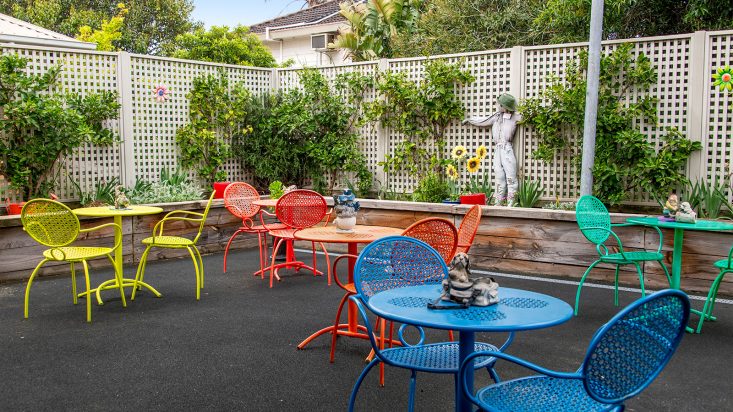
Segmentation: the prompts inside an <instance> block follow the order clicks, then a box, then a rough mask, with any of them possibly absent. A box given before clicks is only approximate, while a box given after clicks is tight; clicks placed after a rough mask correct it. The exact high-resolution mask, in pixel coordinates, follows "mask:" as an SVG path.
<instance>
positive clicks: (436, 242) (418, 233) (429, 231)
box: [402, 217, 458, 263]
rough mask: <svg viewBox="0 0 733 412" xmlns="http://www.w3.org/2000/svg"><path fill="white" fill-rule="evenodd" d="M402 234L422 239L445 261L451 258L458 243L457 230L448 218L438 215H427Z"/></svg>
mask: <svg viewBox="0 0 733 412" xmlns="http://www.w3.org/2000/svg"><path fill="white" fill-rule="evenodd" d="M402 236H409V237H412V238H415V239H419V240H422V241H423V242H425V243H427V244H428V245H430V246H432V248H433V249H435V250H437V251H438V253H439V254H440V256H441V257H442V258H443V260H445V262H446V263H448V262H450V260H451V259H453V255H455V254H456V246H457V244H458V231H457V230H456V227H455V226H453V223H451V222H450V221H448V220H445V219H442V218H439V217H429V218H426V219H423V220H420V221H417V222H415V223H413V224H412V225H411V226H410V227H408V228H407V229H405V231H404V232H402Z"/></svg>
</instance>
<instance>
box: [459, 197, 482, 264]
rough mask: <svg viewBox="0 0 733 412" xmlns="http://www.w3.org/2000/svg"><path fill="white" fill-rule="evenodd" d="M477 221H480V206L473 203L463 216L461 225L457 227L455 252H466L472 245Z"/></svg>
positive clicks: (477, 224) (476, 229)
mask: <svg viewBox="0 0 733 412" xmlns="http://www.w3.org/2000/svg"><path fill="white" fill-rule="evenodd" d="M479 223H481V206H479V205H473V207H471V208H470V209H468V212H466V214H465V215H464V216H463V221H462V222H461V226H460V227H459V228H458V246H457V247H456V253H460V252H463V253H468V250H469V249H471V246H473V239H474V238H475V237H476V232H477V231H478V226H479Z"/></svg>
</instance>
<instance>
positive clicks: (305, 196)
mask: <svg viewBox="0 0 733 412" xmlns="http://www.w3.org/2000/svg"><path fill="white" fill-rule="evenodd" d="M264 215H270V216H276V217H277V218H278V220H280V222H282V223H283V224H285V225H286V226H287V227H286V228H285V229H273V228H272V225H267V224H265V222H264V219H263V216H264ZM329 215H330V212H328V205H327V204H326V199H325V198H324V197H323V196H321V195H320V194H319V193H317V192H314V191H312V190H304V189H298V190H293V191H291V192H288V193H286V194H284V195H283V196H282V197H281V198H280V199H278V201H277V205H276V206H275V215H273V214H272V213H268V212H266V211H264V210H263V211H262V212H261V213H260V219H262V225H263V226H265V227H266V228H267V229H268V234H270V236H273V237H275V238H278V241H277V243H276V244H275V247H274V249H273V251H272V264H271V265H270V267H269V269H270V287H272V283H273V282H272V281H273V279H274V278H277V280H278V281H279V280H280V276H278V274H277V270H278V269H280V268H283V267H286V268H291V269H292V268H294V269H295V270H296V271H299V270H300V269H307V270H310V271H313V275H314V276H317V275H322V274H323V273H322V272H319V271H318V269H317V268H316V244H315V242H311V245H312V248H313V266H312V267H311V266H308V265H306V264H305V263H303V262H299V261H296V260H295V256H294V253H293V251H292V242H293V241H294V240H295V236H294V234H295V232H297V231H298V230H301V229H305V228H308V227H312V226H315V225H317V224H318V223H320V222H321V221H323V220H324V218H327V217H328V216H329ZM326 223H328V220H326ZM283 242H288V243H289V245H290V246H288V253H287V255H288V256H287V258H286V261H285V263H279V264H277V265H276V264H275V256H277V251H278V250H279V249H280V246H281V245H282V244H283ZM319 245H320V246H321V249H323V252H324V253H325V255H326V266H327V269H326V272H327V277H328V284H329V285H331V268H330V260H329V257H328V251H327V250H326V247H325V246H324V245H323V243H320V242H319Z"/></svg>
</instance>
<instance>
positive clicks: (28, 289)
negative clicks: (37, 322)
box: [23, 259, 48, 319]
mask: <svg viewBox="0 0 733 412" xmlns="http://www.w3.org/2000/svg"><path fill="white" fill-rule="evenodd" d="M46 262H48V259H43V260H42V261H40V262H39V263H38V265H36V268H35V269H33V273H31V277H29V278H28V286H26V287H25V303H24V306H23V317H24V318H25V319H28V298H29V297H30V293H31V284H32V283H33V279H34V278H35V277H36V274H37V273H38V270H39V269H41V266H43V265H44V264H45V263H46Z"/></svg>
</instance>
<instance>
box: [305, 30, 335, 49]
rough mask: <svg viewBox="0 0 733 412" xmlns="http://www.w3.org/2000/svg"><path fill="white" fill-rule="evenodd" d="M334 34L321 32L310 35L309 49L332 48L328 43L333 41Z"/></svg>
mask: <svg viewBox="0 0 733 412" xmlns="http://www.w3.org/2000/svg"><path fill="white" fill-rule="evenodd" d="M335 38H336V36H335V35H334V34H333V33H321V34H312V35H311V49H314V50H332V49H333V48H332V47H329V46H328V45H329V44H331V43H333V41H334V40H335Z"/></svg>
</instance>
